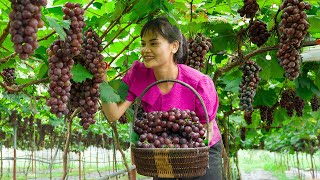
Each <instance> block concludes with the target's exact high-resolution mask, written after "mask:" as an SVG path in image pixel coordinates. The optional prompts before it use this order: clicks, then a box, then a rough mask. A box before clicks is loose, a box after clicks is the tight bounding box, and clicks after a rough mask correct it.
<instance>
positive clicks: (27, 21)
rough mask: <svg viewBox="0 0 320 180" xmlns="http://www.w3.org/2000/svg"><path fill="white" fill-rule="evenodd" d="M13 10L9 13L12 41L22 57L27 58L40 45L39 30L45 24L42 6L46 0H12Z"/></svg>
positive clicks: (45, 3)
mask: <svg viewBox="0 0 320 180" xmlns="http://www.w3.org/2000/svg"><path fill="white" fill-rule="evenodd" d="M10 1H11V7H12V11H11V12H10V14H9V18H10V21H11V22H10V29H9V32H10V34H11V41H12V42H13V43H14V50H15V52H16V53H18V54H19V57H20V59H23V60H25V59H27V58H28V57H29V55H30V54H33V53H34V50H35V49H36V48H37V47H38V41H37V31H38V28H42V27H43V26H44V22H43V21H42V20H41V6H46V5H47V1H46V0H42V1H40V0H23V1H22V0H19V1H17V0H10Z"/></svg>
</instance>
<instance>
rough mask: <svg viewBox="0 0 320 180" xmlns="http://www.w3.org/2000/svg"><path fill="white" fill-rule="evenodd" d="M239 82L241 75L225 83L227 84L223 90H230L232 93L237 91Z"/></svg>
mask: <svg viewBox="0 0 320 180" xmlns="http://www.w3.org/2000/svg"><path fill="white" fill-rule="evenodd" d="M240 82H241V77H239V78H236V79H234V80H232V81H230V82H229V83H227V86H226V87H225V89H224V90H225V91H231V92H233V93H237V92H238V91H239V84H240Z"/></svg>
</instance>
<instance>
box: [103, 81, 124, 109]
mask: <svg viewBox="0 0 320 180" xmlns="http://www.w3.org/2000/svg"><path fill="white" fill-rule="evenodd" d="M99 92H100V99H101V100H102V101H103V102H105V103H107V104H109V103H110V102H119V101H120V96H119V95H118V94H116V92H115V90H114V89H113V88H112V87H111V86H110V85H109V84H108V83H106V82H102V84H101V85H100V88H99Z"/></svg>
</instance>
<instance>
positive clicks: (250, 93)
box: [239, 61, 261, 111]
mask: <svg viewBox="0 0 320 180" xmlns="http://www.w3.org/2000/svg"><path fill="white" fill-rule="evenodd" d="M240 69H241V70H242V73H243V75H242V81H241V83H240V86H239V87H240V89H239V92H240V94H239V98H240V108H241V110H245V111H252V110H253V107H252V103H253V97H254V96H255V94H256V89H257V87H258V83H259V81H260V77H259V72H260V71H261V67H260V66H258V64H257V63H255V62H254V61H246V62H245V63H244V64H243V65H242V66H241V67H240Z"/></svg>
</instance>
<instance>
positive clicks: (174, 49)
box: [172, 40, 179, 54]
mask: <svg viewBox="0 0 320 180" xmlns="http://www.w3.org/2000/svg"><path fill="white" fill-rule="evenodd" d="M178 49H179V41H177V40H176V41H173V42H172V53H173V54H175V53H176V52H178Z"/></svg>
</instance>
